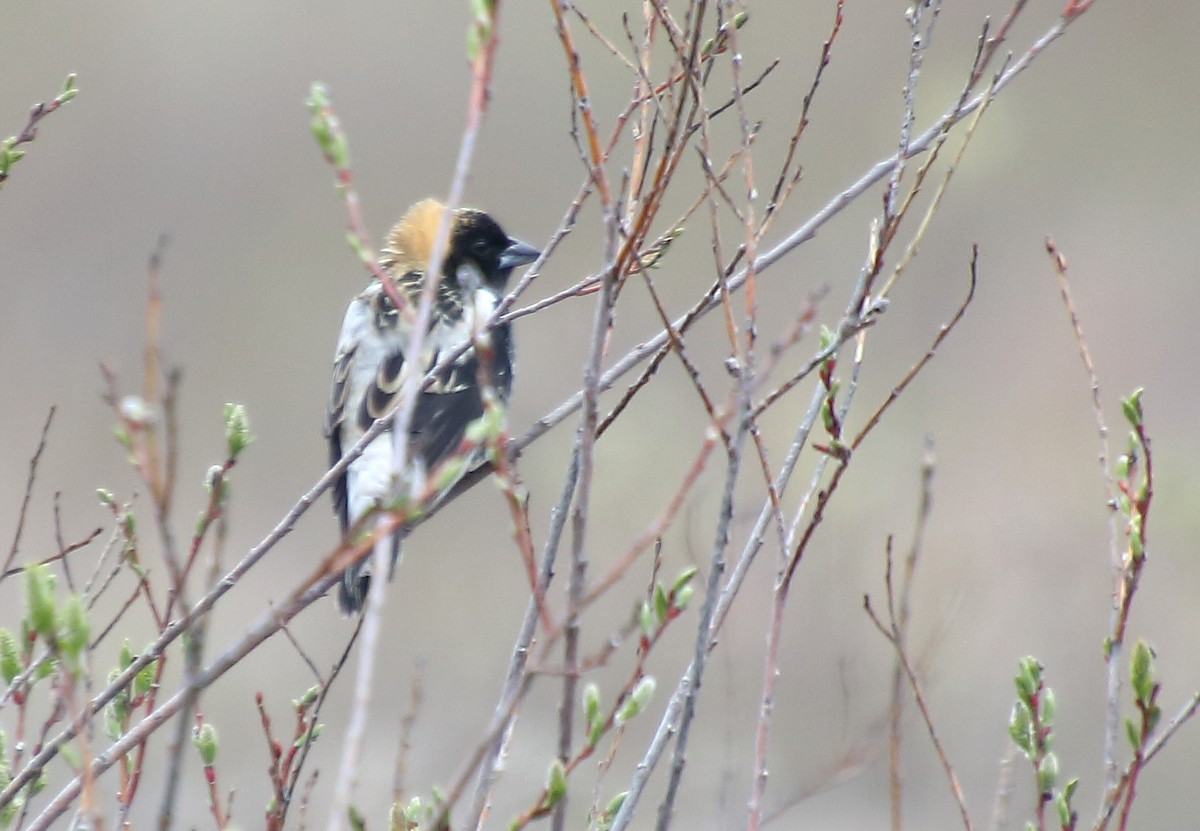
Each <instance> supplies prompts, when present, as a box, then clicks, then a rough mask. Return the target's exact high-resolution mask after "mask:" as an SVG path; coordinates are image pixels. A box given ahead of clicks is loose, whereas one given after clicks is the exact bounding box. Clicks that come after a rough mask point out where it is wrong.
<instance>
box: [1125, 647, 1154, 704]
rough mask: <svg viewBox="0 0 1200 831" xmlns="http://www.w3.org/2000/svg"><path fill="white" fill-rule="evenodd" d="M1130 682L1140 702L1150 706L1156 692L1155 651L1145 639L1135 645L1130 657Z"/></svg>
mask: <svg viewBox="0 0 1200 831" xmlns="http://www.w3.org/2000/svg"><path fill="white" fill-rule="evenodd" d="M1129 684H1130V686H1131V687H1133V694H1134V696H1135V697H1136V698H1137V701H1138V703H1139V704H1141V705H1142V706H1143V707H1145V706H1149V705H1150V703H1151V697H1152V695H1153V692H1154V651H1153V650H1152V649H1151V648H1150V646H1149V644H1147V643H1146V642H1145V641H1143V640H1138V642H1137V643H1135V644H1134V645H1133V653H1132V654H1131V655H1130V657H1129Z"/></svg>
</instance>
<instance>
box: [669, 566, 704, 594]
mask: <svg viewBox="0 0 1200 831" xmlns="http://www.w3.org/2000/svg"><path fill="white" fill-rule="evenodd" d="M698 571H699V569H697V568H696V567H695V566H688V567H687V568H685V569H684V570H683V571H681V572H679V576H678V577H676V578H675V582H674V583H672V584H671V594H679V591H680V590H681V589H682V588H683V587H684V586H686V585H688V584H689V583H691V582H692V578H694V577H695V576H696V573H697V572H698Z"/></svg>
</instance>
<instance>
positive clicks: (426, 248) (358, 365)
mask: <svg viewBox="0 0 1200 831" xmlns="http://www.w3.org/2000/svg"><path fill="white" fill-rule="evenodd" d="M443 211H444V208H443V207H442V205H441V204H439V203H438V202H436V201H434V200H432V199H426V200H424V201H422V202H418V203H417V204H416V205H414V206H412V207H411V208H410V209H409V210H408V212H407V213H406V214H405V215H404V217H403V218H402V219H401V220H400V221H399V222H398V223H397V224H396V226H395V227H394V228H392V231H391V233H390V234H389V235H388V239H387V245H386V246H385V247H384V249H383V253H382V256H381V258H380V264H381V265H382V266H383V267H384V268H385V269H386V270H387V271H388V273H389V274H390V275H391V276H392V278H393V280H395V282H396V287H397V289H398V290H399V292H400V294H401V295H402V296H403V297H404V298H405V299H407V300H408V301H409V305H410V309H411V310H412V314H409V315H402V314H401V313H400V312H399V310H397V309H396V307H395V306H394V305H393V303H392V302H391V300H389V299H388V296H387V295H386V294H385V293H384V290H383V286H382V285H381V284H380V282H379V281H378V280H376V279H372V280H371V282H370V283H369V284H368V285H367V287H366V289H364V290H363V292H362V293H361V294H359V295H358V296H357V297H355V298H354V299H353V300H352V301H351V302H350V306H349V308H347V309H346V317H345V319H344V320H343V322H342V331H341V334H340V335H339V336H338V345H337V355H336V357H335V359H334V364H333V391H332V393H331V394H330V398H329V410H328V413H327V416H326V420H325V436H326V438H327V439H328V440H329V458H330V464H331V465H333V464H336V463H337V462H338V460H339V459H341V457H342V453H343V452H344V451H345V450H347V449H349V448H350V447H351V446H353V445H354V443H355V442H356V441H358V439H359V438H360V437H361V436H362V435H363V433H364V432H365V431H366V430H367V429H368V428H369V427H370V426H371V425H372V424H373V423H374V421H375V420H376V419H378V418H382V417H383V416H385V415H387V413H388V412H389V411H390V410H391V409H392V408H393V407H394V406H395V405H396V404H397V403H398V401H399V396H400V389H401V386H402V379H403V378H404V377H405V375H406V374H407V373H409V372H412V371H414V369H415V370H416V371H418V372H420V374H421V375H422V377H423V376H424V375H425V373H426V372H428V371H429V370H430V369H431V368H432V367H433V366H434V365H435V364H437V362H438V360H439V358H440V356H444V355H446V354H447V353H450V352H453V351H455V350H457V349H458V348H460V347H461V346H462V345H463V344H465V343H470V344H473V343H474V340H473V337H474V334H475V329H476V327H479V326H482V325H483V324H484V323H485V322H486V321H487V319H488V318H489V317H490V316H491V314H492V312H493V311H494V310H495V308H496V306H497V304H498V303H499V302H500V299H501V298H502V297H503V296H504V291H505V284H506V283H507V282H508V278H509V276H510V275H511V274H512V271H513V269H514V268H517V267H518V266H522V265H527V264H529V263H531V262H533V261H534V260H535V259H537V257H538V255H539V254H540V252H539V251H538V250H537V249H536V248H534V247H532V246H530V245H526V244H525V243H523V242H520V241H518V240H515V239H512V238H510V237H509V236H508V235H507V234H506V233H504V231H503V230H502V229H501V228H500V226H499V225H498V224H497V223H496V221H495V220H494V219H492V218H491V217H490V216H488V215H487V214H486V213H483V212H482V211H477V210H470V209H466V208H462V209H459V210H456V211H455V212H454V214H453V216H452V217H451V227H450V236H449V241H448V244H447V248H446V254H445V257H444V258H443V260H442V273H441V279H440V281H439V283H438V289H437V294H436V299H435V302H434V307H433V314H432V315H431V317H430V328H429V330H428V332H427V334H426V336H425V339H424V346H423V347H422V356H421V358H420V360H418V361H414V360H413V356H412V355H410V354H409V344H410V342H411V339H412V331H411V329H412V326H413V320H414V318H415V310H416V308H417V304H418V302H419V297H420V293H421V287H422V284H423V283H424V280H425V273H424V272H425V268H426V266H427V264H428V262H429V257H430V254H431V252H432V249H433V246H434V241H435V237H436V235H437V230H438V225H439V223H440V222H441V220H442V215H443ZM491 344H492V349H491V353H492V358H491V362H490V366H487V367H485V371H486V372H487V377H488V378H490V382H491V385H492V387H493V389H494V390H495V391H496V394H497V396H498V397H499V398H500V400H501V402H505V401H507V399H508V394H509V391H510V390H511V389H512V379H513V343H512V334H511V332H510V325H509V324H508V323H502V324H500V325H499V326H496V327H495V328H494V329H493V330H492V331H491ZM479 371H480V366H479V359H478V357H477V355H476V353H475V348H474V346H473V345H472V346H471V348H469V349H467V350H466V351H465V352H464V353H463V354H462V356H461V357H459V358H458V359H457V360H456V361H455V362H454V363H453V364H452V365H450V366H449V367H448V368H447V369H446V370H444V371H443V372H442V373H440V374H439V376H438V377H437V378H436V379H435V380H434V383H433V384H431V385H430V386H429V387H427V388H426V389H425V390H424V391H422V392H421V393H420V394H419V397H418V399H417V402H416V405H415V408H414V410H413V417H412V424H411V428H410V432H409V435H410V440H409V441H410V443H409V459H410V461H409V463H408V467H409V469H408V470H406V471H403V472H401V473H400V474H399V476H400V479H402V480H404V481H405V482H406V484H407V486H408V487H411V488H413V489H414V490H416V489H418V488H419V487H421V485H422V483H423V481H424V476H425V472H426V471H432V470H434V469H435V468H436V467H437V465H438V464H439V463H440V462H442V461H444V460H445V459H446V458H448V457H450V456H451V455H453V454H454V453H455V451H456V450H457V449H458V448H459V446H460V443H461V441H462V439H463V435H464V433H465V431H466V428H467V425H469V424H470V423H471V422H472V421H474V420H476V419H478V418H479V417H480V416H481V415H483V411H484V404H483V399H482V394H481V389H480V385H479ZM482 453H483V451H482V448H480V449H479V450H478V451H477V452H476V453H475V457H474V458H471V459H468V460H467V464H465V465H463V466H462V468H461V470H462V471H463V472H466V471H467V470H469V469H470V468H471V467H473V466H474V465H475V464H477V463H478V462H479V461H480V460H481V457H482ZM396 479H397V476H396V473H395V471H393V452H392V433H391V430H388V431H385V432H384V433H382V434H380V435H379V436H378V437H377V438H376V439H375V440H374V441H372V442H371V443H370V444H369V445H368V446H367V448H366V449H365V450H364V451H363V454H362V455H361V456H360V457H359V458H358V459H356V460H355V461H354V462H352V463H351V464H350V466H349V467H348V468H347V469H346V472H345V473H344V474H343V475H342V476H341V477H340V478H339V479H338V481H337V482H335V483H334V486H333V503H334V510H335V512H336V513H337V516H338V520H339V522H340V523H341V529H342V534H343V536H344V535H345V534H346V533H347V532H348V531H349V530H350V528H352V527H353V526H354V524H355V523H356V522H357V521H358V519H359V518H360V517H362V516H363V514H365V513H366V512H367V511H368V510H370V509H371V508H373V507H375V506H376V505H377V504H379V503H381V502H386V501H387V500H388V499H389V498H391V497H394V496H395V495H396V491H397V487H398V486H397V484H396ZM456 481H457V480H456ZM414 483H416V484H414ZM441 484H444V482H443V483H441ZM453 484H454V483H453V482H452V483H450V485H447V486H446V487H444V488H443V489H442V491H441V493H439V494H436V495H435V497H434V499H433V501H436V499H437V498H439V497H440V496H442V495H444V494H445V492H446V491H448V490H449V488H450V487H451V486H452V485H453ZM403 536H404V529H401V530H400V531H399V532H397V533H396V534H395V536H394V538H393V549H392V567H393V568H395V565H396V559H397V557H398V556H399V552H400V541H401V538H402V537H403ZM367 564H368V562H367V559H365V558H364V559H363V560H361V561H359V562H358V563H356V564H355V565H352V566H350V567H349V568H347V569H346V571H345V573H344V574H343V575H342V582H341V585H340V586H339V590H338V605H339V606H340V607H341V609H342V611H343V612H345V613H347V614H349V613H353V612H356V611H358V610H359V609H361V608H362V605H363V603H364V601H365V600H366V596H367V588H368V586H369V584H370V576H369V574H368V572H367Z"/></svg>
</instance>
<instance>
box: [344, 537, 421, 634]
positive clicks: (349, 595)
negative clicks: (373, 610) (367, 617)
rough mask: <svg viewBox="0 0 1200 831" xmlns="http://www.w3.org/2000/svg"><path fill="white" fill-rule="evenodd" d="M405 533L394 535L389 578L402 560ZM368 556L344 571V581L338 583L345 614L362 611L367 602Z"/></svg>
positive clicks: (369, 554) (368, 581) (369, 576)
mask: <svg viewBox="0 0 1200 831" xmlns="http://www.w3.org/2000/svg"><path fill="white" fill-rule="evenodd" d="M403 536H404V535H403V534H393V535H392V564H391V567H390V568H389V569H388V580H391V579H392V577H393V576H395V574H396V563H397V562H399V560H400V543H401V541H402V539H403ZM372 554H373V552H370V551H368V552H367V554H366V556H365V557H363V558H362V559H361V560H359V561H358V562H357V563H355V564H354V565H352V566H350V567H349V568H348V569H346V570H345V571H343V572H342V582H341V583H339V584H338V599H337V602H338V608H339V609H341V610H342V614H344V615H354V614H358V613H359V612H361V611H362V608H363V605H364V604H365V603H366V602H367V591H368V590H369V589H370V588H371V556H372Z"/></svg>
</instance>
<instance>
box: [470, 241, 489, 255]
mask: <svg viewBox="0 0 1200 831" xmlns="http://www.w3.org/2000/svg"><path fill="white" fill-rule="evenodd" d="M487 250H488V244H487V240H485V239H477V240H475V241H474V242H473V243H471V251H472V252H474V253H475V254H477V255H479V256H483V255H484V254H486V253H487Z"/></svg>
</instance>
